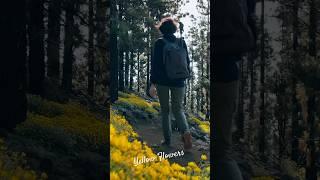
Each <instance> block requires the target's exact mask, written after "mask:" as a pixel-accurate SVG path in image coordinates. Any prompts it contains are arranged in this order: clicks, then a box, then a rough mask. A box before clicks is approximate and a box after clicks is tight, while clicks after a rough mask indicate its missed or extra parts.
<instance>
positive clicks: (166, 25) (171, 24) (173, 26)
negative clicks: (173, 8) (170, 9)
mask: <svg viewBox="0 0 320 180" xmlns="http://www.w3.org/2000/svg"><path fill="white" fill-rule="evenodd" d="M156 28H157V29H159V30H160V32H161V33H162V34H174V33H175V32H177V30H178V23H177V21H176V20H174V19H173V18H172V17H165V18H162V19H161V21H160V23H159V24H158V25H156Z"/></svg>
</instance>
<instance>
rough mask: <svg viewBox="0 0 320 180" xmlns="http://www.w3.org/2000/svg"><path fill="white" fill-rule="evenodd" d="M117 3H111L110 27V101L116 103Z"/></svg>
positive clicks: (114, 1)
mask: <svg viewBox="0 0 320 180" xmlns="http://www.w3.org/2000/svg"><path fill="white" fill-rule="evenodd" d="M116 3H117V1H116V0H112V2H111V9H110V14H111V27H110V30H111V32H110V44H111V45H110V58H111V63H110V66H111V68H110V71H111V72H110V101H111V102H115V101H116V100H117V99H118V82H119V81H118V72H119V69H118V40H117V36H118V34H117V32H118V28H117V4H116Z"/></svg>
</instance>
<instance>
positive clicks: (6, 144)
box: [0, 95, 108, 180]
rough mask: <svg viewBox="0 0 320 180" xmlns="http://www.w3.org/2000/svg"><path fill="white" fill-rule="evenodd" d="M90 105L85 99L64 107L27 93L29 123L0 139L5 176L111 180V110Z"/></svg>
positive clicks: (79, 98)
mask: <svg viewBox="0 0 320 180" xmlns="http://www.w3.org/2000/svg"><path fill="white" fill-rule="evenodd" d="M85 102H89V101H88V100H87V98H85V97H83V96H75V97H73V98H71V99H69V100H68V101H67V102H64V103H59V102H56V101H49V100H46V99H43V98H41V97H38V96H33V95H28V116H27V120H26V121H25V122H23V123H21V124H19V125H18V126H17V128H16V129H15V131H14V132H13V133H9V134H8V136H6V137H2V138H0V139H1V140H2V142H3V143H1V148H0V149H1V152H0V170H2V171H1V173H0V177H7V178H8V179H14V178H16V179H28V180H29V179H30V180H32V179H59V180H60V179H61V180H63V179H66V180H67V179H68V180H69V179H70V180H72V179H75V180H84V179H92V180H100V179H106V177H107V172H108V171H107V168H106V167H107V164H108V162H107V153H106V152H107V151H106V147H107V136H106V134H107V124H106V120H105V119H106V108H103V107H102V106H99V108H96V107H97V106H93V105H92V104H90V103H85ZM98 109H99V110H98ZM2 149H3V150H2ZM13 152H14V153H13ZM3 163H4V165H3ZM3 172H4V173H3Z"/></svg>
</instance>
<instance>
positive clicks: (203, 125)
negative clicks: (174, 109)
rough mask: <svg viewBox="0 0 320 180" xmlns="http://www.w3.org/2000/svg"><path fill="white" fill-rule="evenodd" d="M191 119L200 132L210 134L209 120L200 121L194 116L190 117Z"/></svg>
mask: <svg viewBox="0 0 320 180" xmlns="http://www.w3.org/2000/svg"><path fill="white" fill-rule="evenodd" d="M191 121H192V122H194V123H196V124H197V125H198V127H199V128H200V129H201V131H202V132H204V133H207V134H210V122H209V121H201V120H200V119H198V118H196V117H194V116H193V117H191Z"/></svg>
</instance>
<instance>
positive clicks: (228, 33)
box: [211, 0, 257, 180]
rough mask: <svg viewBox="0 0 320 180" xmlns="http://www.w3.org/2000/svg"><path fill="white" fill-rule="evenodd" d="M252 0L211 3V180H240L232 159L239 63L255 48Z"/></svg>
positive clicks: (253, 6)
mask: <svg viewBox="0 0 320 180" xmlns="http://www.w3.org/2000/svg"><path fill="white" fill-rule="evenodd" d="M255 4H256V2H255V0H224V1H215V4H214V10H213V56H212V72H213V73H212V77H213V79H212V81H213V83H212V84H211V87H212V103H213V110H212V112H213V115H212V117H213V131H212V132H213V133H212V136H213V143H212V146H211V148H212V150H213V163H214V164H213V172H214V174H213V179H216V180H242V179H243V178H242V175H241V171H240V169H239V167H238V165H237V163H236V162H235V161H234V160H233V159H232V127H233V119H234V115H235V112H236V111H237V104H238V103H237V101H238V89H239V74H240V73H239V64H238V63H239V61H241V60H242V56H243V55H244V53H246V52H249V51H253V50H254V49H255V46H256V39H257V36H256V27H255Z"/></svg>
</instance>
